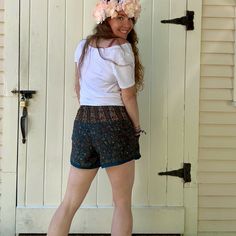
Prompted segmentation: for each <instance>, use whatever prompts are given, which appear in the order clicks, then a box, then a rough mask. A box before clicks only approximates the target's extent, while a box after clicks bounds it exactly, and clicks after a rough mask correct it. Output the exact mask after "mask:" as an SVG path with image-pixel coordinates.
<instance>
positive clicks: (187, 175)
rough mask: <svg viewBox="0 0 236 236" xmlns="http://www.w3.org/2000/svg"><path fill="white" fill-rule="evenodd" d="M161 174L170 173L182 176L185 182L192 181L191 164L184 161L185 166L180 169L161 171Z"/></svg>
mask: <svg viewBox="0 0 236 236" xmlns="http://www.w3.org/2000/svg"><path fill="white" fill-rule="evenodd" d="M158 174H159V175H170V176H177V177H179V178H182V179H183V180H184V182H185V183H187V182H191V164H190V163H184V166H183V168H181V169H178V170H171V171H166V172H159V173H158Z"/></svg>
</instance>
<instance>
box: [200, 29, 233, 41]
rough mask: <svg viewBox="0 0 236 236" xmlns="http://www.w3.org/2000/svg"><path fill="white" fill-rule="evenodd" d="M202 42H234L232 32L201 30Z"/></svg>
mask: <svg viewBox="0 0 236 236" xmlns="http://www.w3.org/2000/svg"><path fill="white" fill-rule="evenodd" d="M202 41H203V42H206V41H212V42H234V32H233V30H219V29H217V30H205V29H203V30H202Z"/></svg>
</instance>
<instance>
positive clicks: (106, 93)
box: [74, 40, 135, 106]
mask: <svg viewBox="0 0 236 236" xmlns="http://www.w3.org/2000/svg"><path fill="white" fill-rule="evenodd" d="M85 42H86V40H82V41H80V42H79V44H78V46H77V48H76V50H75V54H74V58H75V62H77V65H78V62H79V59H80V56H81V53H82V49H83V46H84V44H85ZM100 52H101V54H102V56H103V57H104V58H107V59H111V60H112V61H114V62H116V63H117V64H118V65H116V64H114V63H113V62H111V61H109V60H105V59H103V58H102V57H101V56H100V55H99V52H98V49H97V48H95V47H92V46H89V47H88V51H87V54H86V56H85V58H84V62H83V65H82V68H81V71H80V75H81V78H80V105H91V106H108V105H117V106H124V103H123V102H122V99H121V88H122V89H124V88H129V87H131V86H133V85H134V84H135V78H134V66H135V64H134V54H133V51H132V48H131V45H130V43H125V44H122V45H114V46H111V47H108V48H100Z"/></svg>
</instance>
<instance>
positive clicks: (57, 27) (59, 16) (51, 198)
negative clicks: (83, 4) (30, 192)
mask: <svg viewBox="0 0 236 236" xmlns="http://www.w3.org/2000/svg"><path fill="white" fill-rule="evenodd" d="M64 47H65V0H51V1H49V5H48V49H47V54H48V63H47V88H46V89H47V91H46V94H47V104H46V137H45V141H46V145H45V167H44V168H45V173H44V174H45V176H44V204H46V205H52V204H55V203H57V204H59V203H60V200H61V181H62V178H61V177H62V176H61V175H62V156H63V155H62V147H63V145H62V144H63V135H64V134H63V122H64V120H63V113H64V83H65V78H64V74H65V66H64V64H65V59H64V58H65V55H64Z"/></svg>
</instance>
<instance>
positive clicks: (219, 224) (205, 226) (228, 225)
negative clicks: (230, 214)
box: [199, 220, 236, 233]
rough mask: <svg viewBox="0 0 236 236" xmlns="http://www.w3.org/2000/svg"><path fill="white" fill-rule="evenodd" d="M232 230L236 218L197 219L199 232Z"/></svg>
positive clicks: (235, 226)
mask: <svg viewBox="0 0 236 236" xmlns="http://www.w3.org/2000/svg"><path fill="white" fill-rule="evenodd" d="M201 231H205V232H208V231H209V232H218V233H219V232H234V233H235V231H236V220H223V221H220V220H214V221H206V220H204V221H201V220H200V221H199V232H201Z"/></svg>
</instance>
